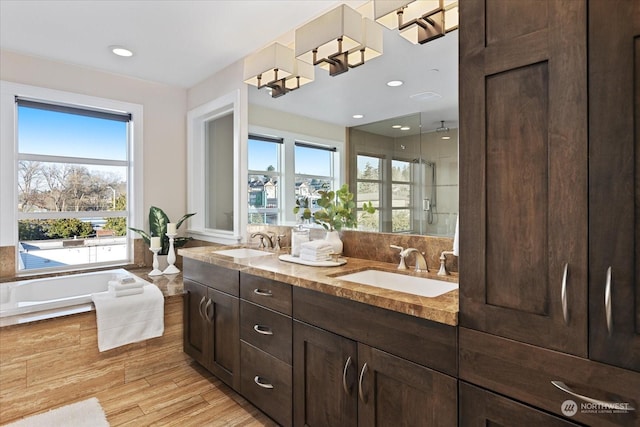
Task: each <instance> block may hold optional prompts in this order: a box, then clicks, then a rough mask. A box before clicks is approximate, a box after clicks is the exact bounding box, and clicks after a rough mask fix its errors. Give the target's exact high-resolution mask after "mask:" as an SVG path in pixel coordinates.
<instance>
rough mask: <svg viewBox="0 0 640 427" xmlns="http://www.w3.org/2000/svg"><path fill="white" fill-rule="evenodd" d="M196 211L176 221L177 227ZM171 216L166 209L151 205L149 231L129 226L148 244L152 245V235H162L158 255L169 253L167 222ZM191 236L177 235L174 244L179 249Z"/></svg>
mask: <svg viewBox="0 0 640 427" xmlns="http://www.w3.org/2000/svg"><path fill="white" fill-rule="evenodd" d="M193 215H195V213H190V214H186V215H184V216H183V217H182V218H180V220H179V221H178V222H177V223H176V229H178V228H180V226H181V225H182V223H183V222H184V221H185V220H186V219H187V218H189V217H192V216H193ZM170 222H171V221H169V217H168V216H167V214H165V213H164V211H163V210H162V209H160V208H157V207H155V206H151V207H150V208H149V233H147V232H146V231H144V230H140V229H139V228H133V227H129V230H131V231H135V232H136V233H138V234H140V236H142V239H143V240H144V241H145V243H146V244H147V245H149V246H150V245H151V237H152V236H156V237H160V244H161V249H160V251H159V252H158V255H167V254H168V253H169V238H168V237H167V224H169V223H170ZM191 239H192V238H191V237H175V238H174V239H173V246H174V247H175V248H176V249H177V248H180V247H182V246H184V245H185V244H186V243H187V242H188V241H189V240H191Z"/></svg>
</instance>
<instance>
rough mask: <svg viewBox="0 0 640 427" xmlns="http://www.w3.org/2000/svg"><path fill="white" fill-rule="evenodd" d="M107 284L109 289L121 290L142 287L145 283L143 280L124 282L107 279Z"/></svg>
mask: <svg viewBox="0 0 640 427" xmlns="http://www.w3.org/2000/svg"><path fill="white" fill-rule="evenodd" d="M108 284H109V289H110V290H111V289H113V290H115V291H123V290H128V289H142V287H143V286H144V285H145V283H144V282H143V281H139V282H136V281H135V280H134V281H133V282H126V283H123V282H121V281H120V280H109V282H108Z"/></svg>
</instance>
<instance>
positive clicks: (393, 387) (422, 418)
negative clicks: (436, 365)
mask: <svg viewBox="0 0 640 427" xmlns="http://www.w3.org/2000/svg"><path fill="white" fill-rule="evenodd" d="M358 361H359V369H358V371H359V372H360V375H359V377H358V398H359V402H358V425H359V426H362V427H365V426H392V425H402V426H406V427H409V426H442V427H449V426H455V425H457V423H458V421H457V419H458V414H457V410H458V396H457V394H458V385H457V380H456V379H455V378H452V377H449V376H447V375H444V374H441V373H439V372H436V371H434V370H431V369H428V368H425V367H424V366H420V365H416V364H415V363H413V362H409V361H407V360H404V359H401V358H399V357H396V356H393V355H391V354H389V353H385V352H384V351H381V350H378V349H375V348H372V347H369V346H366V345H364V344H358Z"/></svg>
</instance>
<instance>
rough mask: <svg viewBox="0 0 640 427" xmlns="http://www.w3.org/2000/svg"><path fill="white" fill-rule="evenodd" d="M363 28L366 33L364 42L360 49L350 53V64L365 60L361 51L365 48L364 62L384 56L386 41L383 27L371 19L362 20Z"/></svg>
mask: <svg viewBox="0 0 640 427" xmlns="http://www.w3.org/2000/svg"><path fill="white" fill-rule="evenodd" d="M362 28H363V31H364V35H363V42H362V45H361V46H360V48H359V49H357V50H354V51H353V52H351V53H349V64H351V65H353V64H357V63H359V62H360V61H361V60H363V58H362V55H361V54H360V50H362V49H363V48H364V61H369V60H370V59H373V58H376V57H378V56H380V55H382V51H383V46H384V40H383V34H384V31H383V29H382V25H380V24H378V23H377V22H375V21H372V20H371V19H369V18H362Z"/></svg>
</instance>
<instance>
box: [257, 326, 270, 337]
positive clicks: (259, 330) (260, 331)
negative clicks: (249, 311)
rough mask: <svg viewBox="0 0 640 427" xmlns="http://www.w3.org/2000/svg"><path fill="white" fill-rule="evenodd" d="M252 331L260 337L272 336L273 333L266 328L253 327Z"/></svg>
mask: <svg viewBox="0 0 640 427" xmlns="http://www.w3.org/2000/svg"><path fill="white" fill-rule="evenodd" d="M253 330H254V331H256V332H257V333H259V334H262V335H273V331H272V330H271V328H270V327H268V326H263V325H253Z"/></svg>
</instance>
